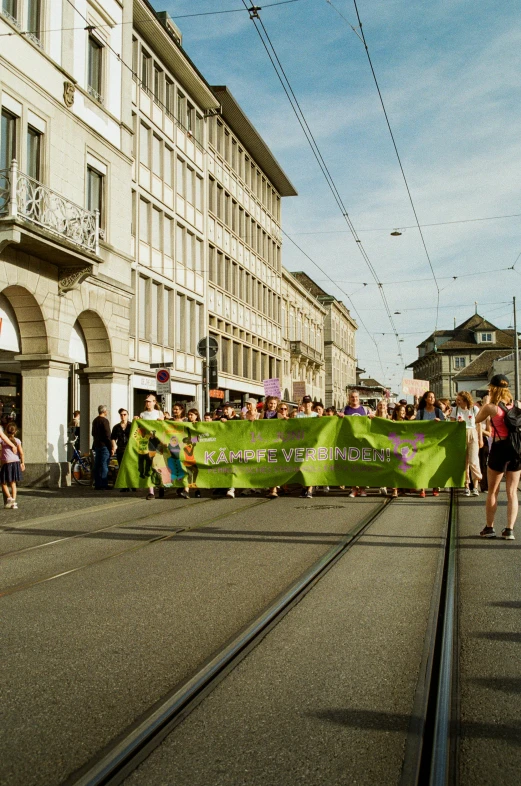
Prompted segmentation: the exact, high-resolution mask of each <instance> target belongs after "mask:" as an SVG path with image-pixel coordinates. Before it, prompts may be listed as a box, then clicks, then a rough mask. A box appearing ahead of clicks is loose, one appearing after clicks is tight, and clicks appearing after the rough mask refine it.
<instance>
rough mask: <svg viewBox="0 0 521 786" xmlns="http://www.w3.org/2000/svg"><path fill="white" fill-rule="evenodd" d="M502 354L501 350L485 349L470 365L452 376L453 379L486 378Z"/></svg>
mask: <svg viewBox="0 0 521 786" xmlns="http://www.w3.org/2000/svg"><path fill="white" fill-rule="evenodd" d="M502 354H503V350H502V349H486V350H485V351H484V352H482V353H481V355H479V356H478V357H477V358H476V359H475V360H473V361H472V363H469V364H468V366H466V367H465V368H463V369H462V370H461V371H459V372H458V373H457V374H454V379H467V378H468V379H470V378H471V377H485V378H486V377H488V373H489V371H490V370H491V368H492V365H493V363H494V361H495V360H498V358H500V357H501V355H502Z"/></svg>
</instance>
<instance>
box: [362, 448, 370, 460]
mask: <svg viewBox="0 0 521 786" xmlns="http://www.w3.org/2000/svg"><path fill="white" fill-rule="evenodd" d="M362 461H371V448H362Z"/></svg>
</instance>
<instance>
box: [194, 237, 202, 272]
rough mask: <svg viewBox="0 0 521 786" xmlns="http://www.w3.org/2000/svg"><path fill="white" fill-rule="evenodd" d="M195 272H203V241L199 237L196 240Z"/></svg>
mask: <svg viewBox="0 0 521 786" xmlns="http://www.w3.org/2000/svg"><path fill="white" fill-rule="evenodd" d="M195 270H196V272H197V273H202V271H203V241H202V240H199V238H198V237H196V239H195Z"/></svg>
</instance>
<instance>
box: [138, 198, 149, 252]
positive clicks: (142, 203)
mask: <svg viewBox="0 0 521 786" xmlns="http://www.w3.org/2000/svg"><path fill="white" fill-rule="evenodd" d="M149 212H150V202H147V201H146V200H144V199H140V200H139V239H140V240H141V241H142V242H143V243H147V244H148V243H150V228H149V225H148V223H149Z"/></svg>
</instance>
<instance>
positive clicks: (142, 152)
mask: <svg viewBox="0 0 521 786" xmlns="http://www.w3.org/2000/svg"><path fill="white" fill-rule="evenodd" d="M139 160H140V161H141V163H142V164H144V165H145V166H146V167H147V168H148V169H150V129H149V128H148V127H147V126H146V125H145V124H144V123H140V128H139Z"/></svg>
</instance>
